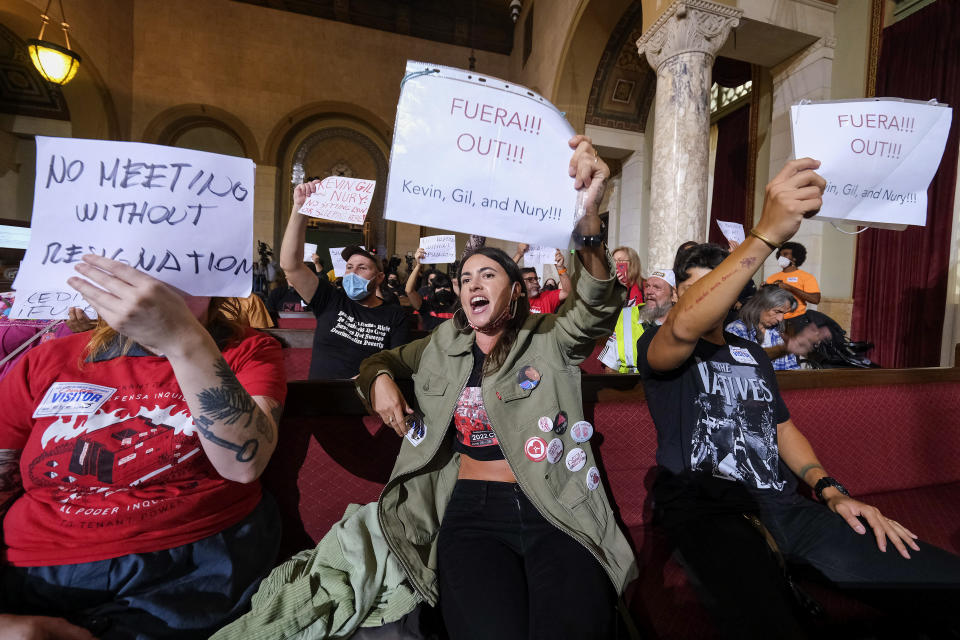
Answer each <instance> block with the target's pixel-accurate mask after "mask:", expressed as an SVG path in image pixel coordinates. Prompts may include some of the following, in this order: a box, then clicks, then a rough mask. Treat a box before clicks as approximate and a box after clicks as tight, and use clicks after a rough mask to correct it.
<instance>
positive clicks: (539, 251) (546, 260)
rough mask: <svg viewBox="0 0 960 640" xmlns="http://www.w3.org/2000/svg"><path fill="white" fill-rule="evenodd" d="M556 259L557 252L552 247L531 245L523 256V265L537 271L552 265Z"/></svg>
mask: <svg viewBox="0 0 960 640" xmlns="http://www.w3.org/2000/svg"><path fill="white" fill-rule="evenodd" d="M556 258H557V250H556V249H555V248H554V247H546V246H543V245H537V244H532V245H530V248H529V249H527V252H526V253H524V254H523V264H524V266H527V267H534V268H536V269H539V268H540V267H542V266H543V265H545V264H554V263H555V262H556Z"/></svg>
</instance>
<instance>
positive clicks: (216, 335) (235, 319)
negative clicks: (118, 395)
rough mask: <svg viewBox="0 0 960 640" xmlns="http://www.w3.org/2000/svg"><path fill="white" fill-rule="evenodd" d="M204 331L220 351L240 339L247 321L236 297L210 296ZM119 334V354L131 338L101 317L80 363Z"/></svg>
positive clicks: (121, 353) (131, 345) (101, 351)
mask: <svg viewBox="0 0 960 640" xmlns="http://www.w3.org/2000/svg"><path fill="white" fill-rule="evenodd" d="M204 327H205V328H206V329H207V332H208V333H209V334H210V335H211V336H212V337H213V340H214V342H216V343H217V347H218V348H219V349H220V350H221V351H223V350H224V349H226V348H227V347H228V346H229V345H230V344H233V343H235V342H239V341H240V340H242V339H243V336H244V333H245V332H246V327H247V323H246V321H245V320H244V319H243V318H242V317H241V314H240V304H239V302H237V299H236V298H210V306H208V307H207V321H206V323H205V324H204ZM117 337H119V338H120V340H121V344H120V355H127V353H128V352H129V351H130V349H131V347H133V345H134V344H135V343H134V341H133V340H132V339H130V338H128V337H127V336H125V335H122V334H121V333H119V332H118V331H117V330H116V329H114V328H113V327H111V326H110V325H108V324H107V323H106V321H104V320H103V318H100V319H99V320H97V326H96V327H94V329H93V330H92V331H91V332H90V340H89V341H87V346H86V348H84V350H83V353H82V354H81V356H80V366H81V367H82V366H83V363H84V362H85V361H86V360H88V359H89V358H91V357H93V356H96V355H98V354H100V353H103V352H104V351H106V350H107V349H108V348H109V347H110V345H112V344H113V342H114V340H115V339H116V338H117Z"/></svg>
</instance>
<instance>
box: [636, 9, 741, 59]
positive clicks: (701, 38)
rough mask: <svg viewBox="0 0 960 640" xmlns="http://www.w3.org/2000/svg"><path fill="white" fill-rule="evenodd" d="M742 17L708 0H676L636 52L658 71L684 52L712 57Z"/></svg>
mask: <svg viewBox="0 0 960 640" xmlns="http://www.w3.org/2000/svg"><path fill="white" fill-rule="evenodd" d="M742 15H743V10H742V9H737V8H735V7H730V6H727V5H724V4H717V3H716V2H710V1H709V0H676V1H675V2H674V3H673V4H672V5H670V6H669V7H667V9H666V11H664V12H663V13H662V14H661V15H660V17H659V18H658V19H657V21H656V22H654V23H653V25H652V26H651V27H650V28H649V29H648V30H647V31H646V32H645V33H644V34H643V35H642V36H640V39H639V40H637V53H638V54H640V55H644V54H646V56H647V61H648V62H649V63H650V66H651V67H653V69H654V70H655V71H657V72H659V71H660V67H661V66H662V65H663V63H664V62H666V61H667V60H669V59H670V58H673V57H674V56H678V55H680V54H682V53H705V54H707V55H708V56H710V57H711V58H713V56H714V55H716V53H717V51H718V50H719V49H720V47H721V46H723V43H724V42H725V41H726V39H727V36H728V35H730V30H731V29H733V28H734V27H736V26H737V25H739V24H740V16H742Z"/></svg>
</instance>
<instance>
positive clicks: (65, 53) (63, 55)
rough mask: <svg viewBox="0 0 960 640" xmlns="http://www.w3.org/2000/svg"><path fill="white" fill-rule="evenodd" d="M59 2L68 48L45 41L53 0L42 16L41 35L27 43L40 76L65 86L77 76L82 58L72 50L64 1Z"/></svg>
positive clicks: (64, 36) (48, 0) (49, 1)
mask: <svg viewBox="0 0 960 640" xmlns="http://www.w3.org/2000/svg"><path fill="white" fill-rule="evenodd" d="M59 2H60V17H61V22H60V26H61V27H62V28H63V39H64V40H65V41H66V44H67V46H66V47H61V46H60V45H58V44H54V43H53V42H50V41H48V40H44V39H43V33H44V31H45V30H46V28H47V25H48V24H49V23H50V16H49V13H50V5H51V4H52V3H53V0H47V8H46V9H45V10H44V12H43V13H42V14H40V20H41V23H40V35H39V36H38V37H37V38H36V39H30V40H28V41H27V51H29V53H30V60H32V61H33V66H34V67H36V68H37V71H39V72H40V75H42V76H43V77H44V78H45V79H46V80H48V81H49V82H52V83H54V84H59V85H64V84H67V83H68V82H70V81H71V80H73V77H74V76H75V75H77V69H79V68H80V56H79V55H78V54H77V53H75V52H73V51H71V50H70V36H69V35H68V34H67V30H68V29H69V28H70V25H69V24H67V16H66V14H64V12H63V0H59Z"/></svg>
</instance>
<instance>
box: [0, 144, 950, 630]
mask: <svg viewBox="0 0 960 640" xmlns="http://www.w3.org/2000/svg"><path fill="white" fill-rule="evenodd" d="M570 147H571V149H572V151H573V154H572V158H571V160H570V167H569V175H570V178H571V193H572V192H573V190H583V191H584V192H585V193H586V196H585V202H586V212H585V214H584V215H583V216H582V217H581V218H579V219H578V220H577V222H576V227H575V228H574V229H573V230H572V234H571V242H572V246H573V250H572V251H570V250H568V248H567V247H561V248H558V249H557V250H556V253H555V256H554V266H555V267H556V272H557V278H556V279H547V280H543V281H541V278H542V275H541V271H542V270H540V269H538V268H537V267H529V266H521V262H523V258H524V255H525V254H526V253H527V252H528V250H529V247H528V245H526V244H519V245H518V246H517V248H516V252H515V254H514V255H513V256H510V255H509V254H508V253H505V252H504V251H502V250H500V249H496V248H492V247H487V246H482V245H483V243H482V242H480V243H477V244H475V245H474V246H472V247H471V248H469V249H468V250H467V251H466V253H465V254H464V255H463V256H462V257H461V259H460V260H458V261H457V262H456V264H455V269H454V270H453V272H452V273H450V272H445V271H439V270H436V269H429V270H427V269H425V265H424V264H423V263H422V260H423V259H424V257H425V256H424V254H423V251H422V250H420V251H417V252H416V253H415V254H414V255H413V256H412V260H411V264H410V267H409V270H408V273H406V274H405V277H402V276H401V274H400V273H399V272H398V271H397V264H396V263H398V262H399V260H397V261H391V262H390V264H389V265H387V266H385V265H384V264H383V263H382V261H381V259H380V257H379V256H377V255H376V254H374V253H372V252H370V251H368V250H366V249H364V248H363V247H360V246H356V245H354V246H348V247H346V248H344V249H343V253H342V258H343V260H344V261H345V268H344V274H343V276H342V278H339V279H337V278H332V277H331V274H329V273H328V272H327V271H325V270H324V268H323V265H322V263H321V262H320V261H319V258H318V257H317V256H314V260H313V264H309V263H307V262H305V261H304V260H303V246H304V240H305V233H306V227H307V217H306V216H302V215H299V214H298V210H299V208H300V207H301V206H302V205H303V203H304V202H305V200H306V199H307V198H308V197H309V196H310V194H311V193H313V192H314V191H316V189H317V188H318V183H319V181H317V180H312V181H309V182H306V183H304V184H300V185H297V186H296V188H295V189H294V192H293V211H292V213H291V216H290V219H289V222H288V224H287V227H286V231H285V234H284V237H283V242H282V246H281V250H280V252H279V265H278V267H279V268H278V269H276V270H275V273H276V275H275V277H274V286H273V288H272V290H271V291H270V292H269V294H268V295H267V296H266V299H265V300H260V299H256V298H255V297H254V298H251V299H245V300H237V299H222V298H198V297H193V296H187V295H183V294H182V293H181V292H179V291H177V290H175V289H173V288H172V287H170V286H168V285H166V284H164V283H162V282H160V281H159V280H157V279H155V278H153V277H151V276H150V275H147V274H144V273H142V272H139V271H137V270H135V269H133V268H132V267H130V266H128V265H125V264H122V263H120V262H116V261H113V260H110V259H108V258H104V257H98V256H85V257H84V258H83V261H82V262H81V263H79V264H78V265H77V267H76V271H77V275H76V276H75V277H73V278H71V279H70V280H69V284H70V286H71V287H73V288H74V289H76V290H77V291H78V292H80V293H81V294H82V295H83V296H84V298H85V299H86V300H87V301H88V303H89V304H90V305H91V307H93V309H95V311H96V313H97V316H98V319H97V320H96V321H95V322H94V321H91V320H90V319H88V318H87V317H86V316H85V315H83V314H80V313H78V312H71V319H70V322H69V323H68V324H65V325H63V326H64V327H67V328H68V329H69V331H64V333H66V334H67V335H64V336H63V337H59V338H56V339H52V340H43V339H35V340H34V342H33V343H31V344H29V345H28V346H29V347H30V348H24V349H22V350H20V351H17V350H16V349H15V348H12V347H11V348H7V346H6V345H4V348H5V350H6V351H7V353H8V354H10V356H9V359H7V360H4V361H3V362H2V363H0V365H8V364H9V366H8V367H6V368H4V369H3V371H4V373H5V378H4V379H3V382H2V384H0V402H2V403H3V404H4V406H5V407H6V411H4V413H3V414H2V416H0V517H2V519H3V546H2V549H3V558H4V560H3V564H0V585H2V588H3V593H4V600H3V601H2V602H0V639H2V640H9V639H13V638H18V639H20V638H68V639H74V638H76V639H78V640H79V639H84V640H86V639H88V638H93V637H97V638H163V637H172V638H206V637H209V636H210V635H211V634H212V633H215V632H217V630H218V629H221V628H222V627H224V625H228V624H229V623H231V621H233V620H235V619H236V618H237V617H238V616H240V615H241V614H243V613H244V612H245V611H248V610H249V608H250V606H251V605H250V602H251V597H252V595H253V593H254V592H255V591H256V590H257V588H258V585H259V584H260V582H261V580H262V579H263V578H264V576H266V575H267V574H268V572H270V570H271V569H272V567H273V564H274V560H275V556H276V551H277V546H278V542H279V535H280V531H279V517H278V513H277V506H276V504H275V503H274V501H273V499H272V498H271V497H270V496H269V494H267V493H266V492H264V491H262V490H261V488H260V485H259V480H258V479H259V477H260V475H261V473H262V472H263V470H264V468H265V467H266V465H267V464H268V462H269V460H270V457H271V455H272V453H273V451H274V449H275V448H276V446H277V441H278V438H279V437H280V434H279V431H278V428H279V424H280V416H281V413H282V408H283V402H284V399H285V395H286V376H285V374H284V369H283V357H282V352H281V347H280V344H279V343H278V342H277V340H275V339H274V338H272V337H270V336H269V335H267V334H265V333H263V332H260V331H257V330H255V329H254V328H253V326H258V327H265V326H270V323H272V322H273V321H275V320H276V319H277V317H278V316H279V314H280V313H284V312H309V313H312V315H313V316H314V317H315V318H316V329H315V330H314V336H313V357H312V362H311V366H310V377H311V378H312V379H318V380H320V379H354V381H355V386H356V390H357V393H358V394H359V395H360V397H361V399H362V400H363V402H364V403H365V405H366V406H367V408H368V409H369V410H370V411H371V412H372V413H373V414H374V415H377V416H379V418H380V419H382V421H383V423H384V424H385V425H387V427H388V428H390V429H393V430H394V431H395V432H396V433H397V435H398V436H400V437H404V441H403V442H402V446H401V448H400V450H399V455H398V459H397V462H396V465H395V467H394V470H393V473H392V475H391V479H390V481H389V482H388V483H387V485H386V487H385V488H384V490H383V492H382V494H381V496H380V499H379V501H378V503H377V505H376V515H377V517H376V519H375V526H377V527H378V528H379V533H378V534H377V535H379V536H381V537H382V539H383V540H385V542H386V546H387V547H388V548H389V550H390V553H392V554H394V555H395V556H396V558H397V560H399V565H398V566H400V567H402V572H403V575H404V576H405V578H406V580H407V581H408V582H409V583H410V584H411V585H412V586H413V588H414V589H415V591H416V592H417V593H418V594H419V596H420V597H421V598H422V599H423V600H424V601H426V602H427V603H430V604H435V605H438V607H439V610H440V611H441V613H442V618H443V622H444V625H445V627H446V630H447V632H448V634H449V636H450V637H451V638H454V639H457V640H459V639H472V638H477V639H486V638H492V637H498V638H528V637H551V638H610V637H615V635H616V634H617V633H618V631H617V630H618V628H621V627H622V625H623V624H624V623H623V621H622V620H620V619H619V615H618V601H619V600H620V597H621V596H622V595H623V593H624V591H625V589H626V588H627V586H628V585H629V584H630V582H631V581H632V580H633V579H634V578H635V577H636V575H637V565H636V562H637V561H636V557H635V554H634V552H633V550H632V549H631V547H630V544H629V542H628V541H627V537H626V536H625V535H624V532H623V531H621V529H620V527H619V526H618V525H617V519H616V517H615V515H614V514H615V505H612V504H611V503H610V501H609V499H608V496H607V493H606V492H605V491H604V490H602V488H601V487H602V470H601V469H602V467H601V465H599V462H598V460H597V458H596V457H595V453H594V450H593V448H592V444H591V439H592V437H593V435H594V427H593V425H591V424H590V422H589V421H588V416H587V415H586V414H585V412H584V409H583V406H582V402H581V388H580V376H579V375H570V372H571V370H574V371H576V367H577V365H579V364H581V363H583V362H584V361H585V360H586V359H588V358H595V359H598V360H599V361H600V362H601V363H602V364H603V366H604V367H605V370H606V371H608V372H609V373H611V374H636V375H638V377H639V380H640V381H641V382H642V384H643V386H644V390H645V393H646V398H647V403H648V406H649V410H650V413H651V416H652V418H653V421H654V423H655V425H656V430H657V442H658V448H657V464H658V474H657V478H656V482H655V484H654V488H653V495H654V497H655V510H656V516H657V521H658V522H659V524H660V526H661V527H662V528H663V530H664V531H665V532H666V534H667V536H668V538H669V539H670V541H671V542H672V543H673V545H675V547H676V549H677V550H678V551H679V553H680V554H681V555H682V559H683V564H684V567H685V569H686V570H687V571H688V573H689V574H690V575H691V577H692V578H693V579H694V581H695V582H696V584H698V585H699V586H700V593H701V595H702V597H703V601H704V603H705V604H706V605H707V607H708V609H709V610H710V611H711V612H712V613H713V614H714V616H715V619H716V621H717V624H718V627H719V629H720V630H721V632H722V633H723V634H724V636H725V637H731V638H768V637H774V636H775V637H782V638H801V637H806V636H805V630H804V628H803V625H802V623H801V621H800V619H799V617H798V614H797V612H796V609H795V608H794V605H793V603H792V601H791V596H790V594H789V593H787V592H786V591H784V590H783V589H781V588H780V585H781V584H782V582H783V575H782V569H781V567H780V566H779V565H777V563H776V562H775V559H774V558H773V556H771V554H770V553H769V546H768V542H767V540H766V539H765V538H764V535H758V530H760V531H762V532H764V533H765V535H766V536H767V537H768V538H770V539H772V540H773V541H774V542H775V544H776V546H777V548H778V549H779V551H780V553H781V554H782V555H783V556H784V557H786V558H788V559H789V561H790V562H792V563H800V564H805V565H808V566H812V567H814V568H815V569H816V570H818V571H819V572H821V573H822V574H823V575H825V576H827V577H828V578H829V579H830V580H831V581H832V582H833V583H834V584H835V585H837V586H839V587H841V588H849V589H862V588H863V587H865V586H875V587H879V586H889V587H897V589H896V591H895V594H896V598H898V603H899V606H901V608H902V610H904V611H909V612H910V613H911V614H912V613H913V612H915V611H923V612H924V613H923V619H922V620H923V623H924V624H929V625H937V624H941V623H942V624H943V625H952V624H955V623H956V620H955V618H956V616H955V614H954V613H953V610H952V608H951V607H949V604H948V603H949V602H950V601H951V600H949V598H953V597H955V595H956V591H951V590H952V589H955V588H956V587H957V586H958V585H960V558H958V557H957V556H954V555H952V554H950V553H948V552H946V551H943V550H940V549H937V548H934V547H932V546H930V545H927V544H925V543H923V542H922V541H920V540H918V539H917V536H916V535H914V534H913V533H912V532H911V531H910V530H909V528H908V526H907V525H906V524H903V523H900V522H897V521H895V520H892V519H890V518H888V517H886V516H884V515H883V514H882V513H880V511H879V510H878V509H876V508H874V507H872V506H870V505H868V504H865V503H863V502H860V501H858V500H856V499H855V498H854V497H851V496H850V495H849V494H848V492H847V490H846V489H845V488H844V487H843V485H842V484H841V483H840V482H839V481H838V480H836V479H834V478H832V477H831V476H830V475H829V473H828V471H827V470H826V469H824V467H823V466H822V465H821V463H820V461H819V460H818V458H817V456H816V454H815V453H814V451H813V449H812V448H811V446H810V444H809V442H808V441H807V440H806V438H805V437H804V436H803V433H802V431H801V429H800V428H799V427H798V426H797V425H794V423H793V422H792V420H791V418H790V412H789V409H788V407H787V406H786V404H785V402H784V401H783V398H782V397H781V395H780V392H779V388H778V385H777V378H776V376H775V374H774V371H775V370H783V369H796V368H799V367H801V366H802V364H803V358H804V356H805V355H806V354H808V353H809V352H810V350H811V349H813V348H814V346H815V345H816V344H818V343H819V342H821V341H823V340H827V339H828V338H829V335H830V334H829V331H826V330H825V329H824V328H822V327H820V326H818V324H817V323H816V322H809V321H804V318H805V316H806V315H807V313H806V310H807V305H811V304H817V303H818V302H819V300H820V293H819V287H818V286H817V282H816V279H815V278H814V277H813V276H812V275H811V274H809V273H807V272H805V271H802V270H800V266H801V265H802V264H803V263H804V260H805V258H806V251H805V249H804V247H803V246H802V245H800V244H798V243H795V242H790V239H791V238H792V237H793V235H794V234H795V233H796V232H797V230H798V229H799V227H800V224H801V221H802V219H803V217H804V216H805V214H809V213H810V212H813V211H816V209H817V208H818V207H819V206H820V203H821V200H820V197H821V194H822V192H823V189H824V184H825V183H824V181H823V179H822V178H821V177H820V176H819V175H818V174H817V173H816V169H817V168H818V166H819V164H818V163H817V162H816V161H813V160H810V159H800V160H795V161H791V162H789V163H788V164H787V165H786V166H785V167H784V169H783V171H782V172H781V173H780V174H779V175H778V176H777V177H776V178H775V179H774V180H773V181H772V182H771V183H770V185H769V186H768V188H767V198H766V200H765V202H764V207H763V212H762V215H761V217H760V220H759V221H758V223H757V224H756V226H755V228H754V229H752V230H751V231H750V233H749V235H748V236H747V237H746V239H745V240H744V242H742V243H741V244H739V245H736V246H734V245H731V246H730V247H720V246H718V245H715V244H707V243H698V242H690V243H685V244H684V245H683V246H681V247H679V248H678V250H677V253H676V257H675V260H674V264H672V265H655V267H654V268H653V269H650V270H649V271H647V272H646V273H645V272H644V269H643V266H642V265H641V263H640V257H639V255H638V252H637V251H636V249H634V248H632V247H629V246H621V247H616V248H614V249H613V251H612V252H608V250H607V248H606V246H605V243H604V242H603V240H602V238H603V223H602V221H601V219H600V217H599V215H598V207H599V203H600V200H601V197H602V195H603V190H604V186H605V182H606V180H607V178H608V177H609V169H608V167H607V166H606V164H605V163H604V162H603V160H602V159H600V158H599V156H598V155H597V153H596V151H595V150H594V148H593V146H592V144H591V142H590V140H589V139H588V138H586V137H584V136H579V135H578V136H576V137H574V138H573V139H572V140H571V141H570ZM773 252H775V253H776V256H777V259H778V262H779V264H780V266H781V267H782V269H783V270H782V271H781V272H779V273H777V274H774V275H772V276H770V277H769V278H767V282H766V283H765V284H763V286H761V287H759V288H757V287H756V286H755V283H754V280H753V278H754V276H755V274H756V273H757V271H758V270H759V269H760V267H761V265H762V264H763V262H764V260H765V259H766V258H767V257H768V256H769V255H770V254H771V253H773ZM551 280H552V282H551ZM807 320H809V318H807ZM58 326H60V325H58ZM2 331H4V327H3V326H0V332H2ZM47 331H48V329H47V328H41V327H39V326H38V327H37V329H36V331H34V334H37V333H40V332H47ZM416 332H419V336H420V337H418V338H416V339H412V338H413V335H412V333H416ZM0 337H2V335H0ZM21 342H25V340H23V341H21ZM3 355H4V356H6V355H7V354H3ZM402 380H412V381H413V387H412V388H413V390H414V393H415V395H416V403H413V402H412V399H410V398H407V397H405V396H404V394H403V393H402V392H401V385H400V384H398V383H399V382H400V381H402ZM317 401H318V402H322V401H323V399H322V398H318V399H317ZM414 407H416V410H415V409H414ZM853 454H854V455H855V452H853ZM546 465H556V466H555V467H548V466H546ZM545 469H549V471H548V472H546V473H545V472H544V470H545ZM554 469H556V471H554ZM800 483H803V484H805V485H807V486H808V487H809V488H810V489H811V490H812V491H813V493H814V495H815V496H816V498H817V500H811V499H808V498H805V497H802V496H801V495H800V494H799V493H798V492H797V485H798V484H800ZM305 499H307V500H309V496H305ZM745 516H747V517H745ZM868 533H869V534H870V535H868ZM888 547H892V548H893V549H894V550H895V552H889V553H885V551H886V550H887V548H888ZM731 576H738V579H737V580H736V583H735V584H733V583H731ZM271 577H272V578H273V576H271ZM288 577H289V576H288ZM282 578H283V576H280V577H279V578H277V579H282ZM920 586H924V587H926V589H925V590H920V589H919V587H920ZM307 588H309V587H307ZM321 591H322V589H320V588H317V589H316V592H315V593H313V597H314V598H320V599H323V598H336V597H344V596H343V595H342V594H341V595H340V596H336V595H335V594H331V593H329V592H323V593H321ZM890 593H894V592H893V591H891V590H884V589H878V590H875V591H874V592H873V593H872V594H871V597H873V599H875V600H876V599H881V598H882V597H887V596H889V594H890ZM573 603H575V606H573ZM335 604H336V603H334V604H333V605H331V606H335ZM492 612H493V613H492ZM276 613H277V612H276V611H274V612H273V614H276ZM255 614H257V611H253V612H251V613H249V614H247V615H255ZM284 615H290V616H295V615H297V613H296V612H295V611H290V612H288V613H287V614H284ZM938 628H940V627H938ZM229 629H230V627H229V626H227V627H226V628H225V629H223V630H222V631H221V633H225V634H228V635H227V636H224V637H230V636H229ZM771 634H773V635H771Z"/></svg>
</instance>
